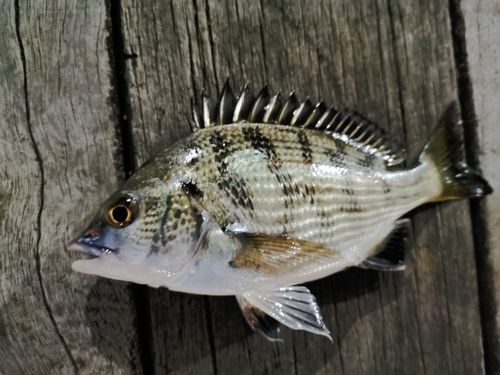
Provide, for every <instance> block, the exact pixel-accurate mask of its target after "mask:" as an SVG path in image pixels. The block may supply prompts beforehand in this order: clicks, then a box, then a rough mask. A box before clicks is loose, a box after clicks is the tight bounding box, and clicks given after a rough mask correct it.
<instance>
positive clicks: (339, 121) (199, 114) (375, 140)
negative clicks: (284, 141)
mask: <svg viewBox="0 0 500 375" xmlns="http://www.w3.org/2000/svg"><path fill="white" fill-rule="evenodd" d="M200 107H201V108H199V109H196V108H195V107H194V106H193V119H192V121H191V128H192V130H193V132H196V131H198V130H200V129H203V128H209V127H212V126H219V125H225V124H234V123H238V122H251V123H263V124H279V125H290V126H295V127H299V128H306V129H312V130H317V131H323V132H325V133H327V134H331V135H332V136H333V137H334V138H337V139H339V140H341V141H343V142H345V143H346V144H349V145H351V146H353V147H355V148H358V149H361V150H363V151H364V152H366V153H368V154H371V155H374V156H376V157H378V158H380V159H382V160H383V161H384V163H385V165H387V166H394V165H398V164H400V163H401V162H403V160H404V150H403V149H402V148H401V147H400V146H398V145H397V144H396V143H395V142H394V141H392V140H391V139H390V137H389V135H388V134H387V133H386V132H385V131H384V130H383V129H382V128H380V127H379V126H378V125H376V124H375V123H373V122H371V121H369V120H368V119H366V118H365V117H363V116H362V115H361V114H359V113H357V112H355V111H350V110H348V109H342V110H338V109H336V108H334V107H330V108H328V107H327V106H326V105H325V104H324V103H323V102H320V103H318V104H316V105H314V104H313V103H312V102H311V101H310V100H309V98H306V100H304V101H303V102H299V101H298V99H297V97H296V95H295V93H293V92H292V93H291V94H290V95H289V96H288V98H286V99H285V100H284V99H283V98H282V96H281V93H279V92H278V93H277V94H276V95H274V96H272V97H271V95H270V94H269V89H268V87H267V85H266V86H264V88H263V89H262V90H261V91H260V93H259V94H258V95H257V97H254V96H253V94H252V92H251V90H250V88H249V87H248V84H246V85H245V87H244V88H243V90H242V91H241V93H240V94H239V95H238V97H236V96H235V95H234V93H233V91H232V89H231V87H230V85H229V80H228V81H226V83H225V85H224V88H223V90H222V94H221V96H220V98H219V100H218V101H216V102H215V101H212V100H210V98H209V97H208V95H207V94H206V93H203V94H202V100H201V106H200Z"/></svg>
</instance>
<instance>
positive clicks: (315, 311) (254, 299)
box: [240, 286, 332, 340]
mask: <svg viewBox="0 0 500 375" xmlns="http://www.w3.org/2000/svg"><path fill="white" fill-rule="evenodd" d="M243 298H244V299H245V300H246V302H247V303H248V304H250V305H251V306H253V307H254V308H255V309H256V311H260V312H264V313H266V314H267V315H269V316H270V317H272V318H273V319H275V320H277V321H278V322H280V323H282V324H283V325H285V326H287V327H289V328H291V329H296V330H297V329H300V330H304V331H308V332H312V333H315V334H317V335H323V336H326V337H328V338H329V339H330V340H331V339H332V338H331V336H330V331H329V330H328V328H326V326H325V323H324V322H323V317H322V316H321V312H320V311H319V307H318V304H317V303H316V298H314V296H313V295H312V294H311V292H310V291H309V289H307V288H306V287H303V286H288V287H283V288H279V289H277V290H275V291H249V292H245V293H243ZM240 306H241V304H240ZM245 317H246V316H245ZM247 321H248V320H247ZM250 325H251V326H252V324H251V323H250Z"/></svg>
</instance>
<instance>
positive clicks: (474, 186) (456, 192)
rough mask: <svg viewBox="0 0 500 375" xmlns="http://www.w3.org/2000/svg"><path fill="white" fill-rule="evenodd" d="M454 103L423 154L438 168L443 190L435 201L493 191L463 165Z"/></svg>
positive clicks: (457, 115)
mask: <svg viewBox="0 0 500 375" xmlns="http://www.w3.org/2000/svg"><path fill="white" fill-rule="evenodd" d="M461 124H462V121H461V120H460V117H459V112H458V106H457V103H456V102H453V103H451V104H450V105H449V106H448V108H447V109H446V111H445V112H444V114H443V115H442V116H441V119H440V120H439V123H438V126H437V127H436V129H435V130H434V132H433V133H432V136H431V138H430V140H429V142H428V143H427V145H426V146H425V148H424V151H423V152H422V155H421V159H422V158H426V159H429V160H431V161H432V163H433V164H434V165H435V166H436V168H437V169H438V171H439V173H440V176H441V183H442V191H441V195H440V196H438V197H437V198H436V199H434V200H435V201H446V200H451V199H460V198H473V197H483V196H485V195H487V194H489V193H491V192H492V191H493V189H492V188H491V186H490V185H489V184H488V182H487V181H486V180H485V179H484V178H482V177H481V176H480V175H479V174H478V173H477V172H475V171H474V170H472V169H471V168H470V167H469V166H468V165H467V164H465V162H464V161H463V160H464V157H463V156H464V155H463V150H462V137H461V132H460V129H459V125H461Z"/></svg>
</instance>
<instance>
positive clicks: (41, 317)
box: [0, 2, 72, 374]
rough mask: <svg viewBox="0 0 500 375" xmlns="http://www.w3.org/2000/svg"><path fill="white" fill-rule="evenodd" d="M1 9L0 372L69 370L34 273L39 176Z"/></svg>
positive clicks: (12, 33) (7, 18)
mask: <svg viewBox="0 0 500 375" xmlns="http://www.w3.org/2000/svg"><path fill="white" fill-rule="evenodd" d="M0 14H1V17H0V48H1V51H2V53H1V54H0V97H1V98H2V100H1V101H0V119H1V120H0V121H1V122H0V124H1V126H0V155H1V161H2V162H1V163H0V174H1V178H0V232H1V233H2V235H1V236H0V248H1V249H2V251H1V252H0V289H1V294H0V363H1V364H2V366H1V369H0V372H1V373H2V374H20V373H23V371H24V370H26V369H27V367H25V365H28V368H29V367H32V368H33V369H40V370H41V371H45V372H50V371H52V370H53V369H66V370H72V364H71V361H70V360H69V358H68V357H67V356H66V353H65V351H64V347H63V345H62V343H61V341H60V340H59V337H58V335H57V332H56V331H54V328H53V325H52V322H51V320H50V317H49V315H48V313H47V311H46V310H45V308H44V303H43V299H42V294H41V289H40V284H39V280H38V276H37V274H38V271H37V264H36V261H35V257H36V252H35V250H34V249H35V247H36V243H37V232H38V223H37V216H38V211H39V209H40V203H41V197H40V184H41V175H40V169H39V166H38V163H37V160H36V159H37V157H36V154H35V151H34V149H33V144H32V142H31V139H30V129H29V127H28V124H27V121H26V108H25V95H24V79H23V64H22V59H21V51H20V48H19V45H18V43H17V35H16V12H15V7H14V2H2V3H1V4H0ZM20 270H21V272H20ZM41 343H43V345H41ZM32 373H35V372H34V371H33V370H32Z"/></svg>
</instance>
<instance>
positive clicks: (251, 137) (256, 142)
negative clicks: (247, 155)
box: [242, 126, 277, 161]
mask: <svg viewBox="0 0 500 375" xmlns="http://www.w3.org/2000/svg"><path fill="white" fill-rule="evenodd" d="M242 132H243V137H244V140H245V141H246V142H249V143H250V145H251V146H252V147H253V148H254V149H256V150H259V151H262V152H263V153H265V154H266V155H267V158H268V160H269V161H275V160H276V159H277V155H276V148H275V147H274V144H273V142H272V141H271V140H270V139H269V138H267V137H266V136H264V135H263V134H262V133H261V131H260V128H259V127H258V126H256V127H250V126H249V127H244V128H243V129H242Z"/></svg>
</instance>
